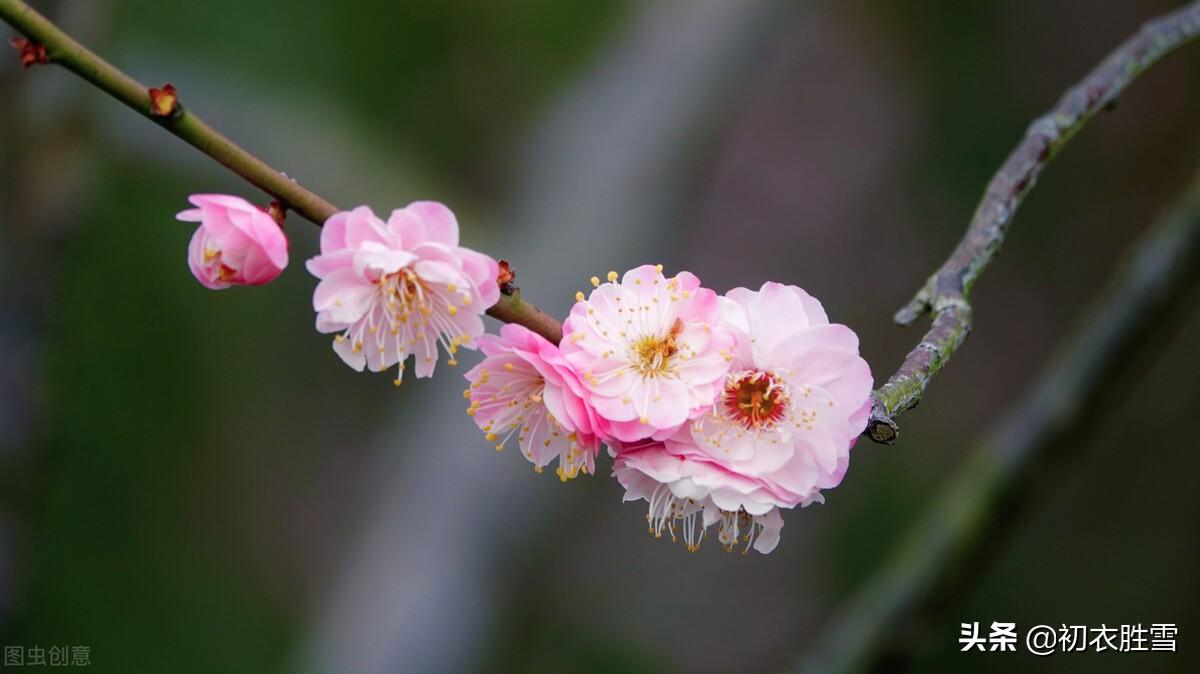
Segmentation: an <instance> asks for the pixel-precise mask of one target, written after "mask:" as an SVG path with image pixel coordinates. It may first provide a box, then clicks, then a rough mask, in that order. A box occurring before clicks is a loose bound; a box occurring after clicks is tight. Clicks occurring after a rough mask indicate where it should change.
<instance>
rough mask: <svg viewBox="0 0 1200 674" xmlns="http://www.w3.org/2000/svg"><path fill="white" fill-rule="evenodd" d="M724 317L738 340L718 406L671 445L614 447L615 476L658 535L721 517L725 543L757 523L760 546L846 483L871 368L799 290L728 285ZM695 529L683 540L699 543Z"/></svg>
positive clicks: (842, 330)
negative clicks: (789, 518)
mask: <svg viewBox="0 0 1200 674" xmlns="http://www.w3.org/2000/svg"><path fill="white" fill-rule="evenodd" d="M721 323H722V325H724V326H726V327H727V328H728V329H729V330H731V331H732V332H733V334H734V335H735V336H736V342H737V343H736V347H735V349H734V350H733V358H732V362H731V363H730V365H731V367H730V370H729V373H728V374H727V375H726V376H725V379H724V385H723V387H722V391H721V394H720V395H719V396H718V397H717V399H716V401H715V402H714V404H713V405H712V406H711V407H710V409H709V410H708V411H707V412H706V413H705V414H703V415H701V416H699V417H697V418H696V419H694V420H693V421H692V422H691V423H689V424H688V425H687V426H685V427H684V428H682V429H680V431H679V432H678V433H676V434H675V435H673V436H672V437H671V438H668V439H666V441H665V442H662V443H653V444H651V445H649V446H640V445H638V446H632V447H629V448H624V447H622V446H620V445H617V446H616V447H615V449H616V455H617V458H616V463H615V464H614V472H615V474H616V475H617V477H618V479H619V480H620V481H621V483H622V484H623V485H625V487H626V489H627V494H626V499H637V498H645V499H646V500H647V501H649V502H650V518H651V524H652V528H654V529H655V530H656V531H658V532H661V531H662V530H663V528H664V527H666V528H667V530H668V531H671V530H673V529H674V528H677V527H683V528H684V531H685V532H686V531H689V529H688V528H689V527H691V528H693V529H694V528H695V526H696V525H695V520H696V518H697V517H698V516H700V517H701V523H702V524H704V525H706V526H707V525H708V524H713V523H716V522H718V521H720V522H721V524H722V526H721V534H720V536H719V539H720V541H721V543H722V544H724V545H725V546H726V547H727V548H729V547H731V545H732V543H733V542H734V541H735V540H736V537H737V533H738V532H743V536H744V535H745V533H744V532H746V531H747V529H746V525H747V524H748V523H749V522H754V523H755V524H756V525H758V526H761V527H762V528H761V529H758V530H751V531H749V535H750V536H751V540H753V539H754V537H755V535H756V532H757V536H758V537H757V541H758V542H757V543H755V545H754V547H755V549H757V550H759V551H760V552H764V553H765V552H769V551H770V549H771V548H773V547H774V545H775V541H776V540H777V539H778V531H779V528H780V527H782V519H780V518H779V514H778V510H779V509H781V508H793V507H796V506H807V505H809V504H810V503H814V502H818V503H819V502H823V500H824V499H823V497H822V495H821V490H822V489H831V488H833V487H836V486H837V485H838V484H839V483H840V482H841V480H842V477H843V476H844V475H845V472H846V468H847V467H848V465H849V459H850V448H851V447H852V446H853V445H854V443H855V441H856V440H857V438H858V435H859V434H860V433H861V432H862V431H863V429H864V428H865V427H866V423H867V417H868V415H869V412H870V394H871V384H872V380H871V372H870V368H869V367H868V366H867V363H866V361H864V360H863V359H862V358H861V357H859V355H858V338H857V336H856V335H855V334H854V333H853V332H852V331H851V330H850V329H849V328H847V327H845V326H843V325H830V324H829V320H828V318H827V317H826V315H825V311H824V309H823V308H822V307H821V304H820V302H818V301H817V300H815V299H813V298H812V297H810V296H809V295H808V294H807V293H805V292H804V291H803V290H801V289H799V288H796V287H794V286H784V285H780V284H778V283H767V284H765V285H763V286H762V289H761V290H759V291H750V290H746V289H744V288H739V289H736V290H733V291H730V292H729V293H728V294H727V296H726V297H725V298H722V300H721ZM710 506H711V508H715V510H711V509H710ZM698 513H699V515H698ZM701 529H703V527H702V528H701ZM731 532H732V533H731ZM697 535H699V536H700V537H703V532H702V531H701V532H700V533H699V534H695V533H694V532H693V533H692V534H689V536H690V537H685V542H687V543H688V544H689V546H690V545H693V544H698V541H699V539H697V538H696V536H697Z"/></svg>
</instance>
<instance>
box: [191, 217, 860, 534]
mask: <svg viewBox="0 0 1200 674" xmlns="http://www.w3.org/2000/svg"><path fill="white" fill-rule="evenodd" d="M191 201H192V203H193V204H194V205H195V206H196V208H195V209H191V210H187V211H184V212H182V213H180V214H179V216H178V217H179V219H180V220H186V221H192V222H199V223H200V226H199V228H198V229H197V231H196V234H195V235H194V236H193V238H192V244H191V247H190V248H189V256H188V259H189V266H190V267H191V270H192V273H193V274H194V275H195V276H196V278H197V279H198V280H199V281H200V282H201V283H202V284H204V285H205V286H207V287H209V288H214V289H221V288H226V287H229V286H232V285H260V284H263V283H267V282H269V281H271V280H272V279H274V278H275V277H276V276H278V275H279V273H280V272H281V271H282V270H283V268H284V267H285V266H286V265H287V248H288V246H287V239H286V238H285V237H284V235H283V232H282V231H281V229H280V223H281V221H282V216H281V214H274V217H273V214H272V213H270V212H269V210H264V209H259V208H257V207H255V206H253V205H251V204H249V203H248V202H246V201H244V200H242V199H239V198H237V197H230V196H224V195H196V196H193V197H192V198H191ZM307 267H308V270H309V271H310V272H311V273H312V274H313V275H314V276H316V277H317V278H318V279H320V282H319V283H318V284H317V287H316V290H315V292H314V293H313V309H314V310H315V311H316V313H317V319H316V327H317V330H318V331H319V332H322V333H334V335H335V336H334V340H333V350H334V351H335V352H336V353H337V354H338V356H340V357H341V359H342V360H343V361H344V362H345V363H346V364H347V365H349V366H350V367H352V368H354V369H355V370H359V371H361V370H363V369H370V370H371V371H376V372H378V371H383V370H387V369H390V368H393V367H394V368H396V369H397V375H396V378H395V380H394V382H395V383H396V385H399V384H400V383H401V381H402V377H403V372H404V369H405V364H406V361H407V360H408V357H409V356H413V357H414V358H415V368H416V375H417V377H429V376H432V374H433V371H434V367H435V365H436V364H437V361H438V358H439V354H440V352H441V351H445V352H446V353H447V356H448V360H447V362H448V364H450V365H455V364H457V359H456V354H457V351H458V349H459V348H468V349H475V348H478V349H480V350H481V351H482V352H483V355H484V359H483V361H482V362H481V363H479V364H478V365H476V366H475V367H473V368H471V369H470V370H469V371H468V372H467V373H466V378H467V380H468V381H469V382H470V387H469V388H468V389H467V390H466V391H465V392H464V396H465V397H466V398H468V399H469V400H470V406H469V407H468V408H467V413H468V414H469V415H471V417H472V418H473V419H474V421H475V423H476V424H477V425H478V426H479V428H480V429H481V430H482V431H483V432H484V433H485V434H486V437H487V439H488V441H489V442H493V443H495V447H496V449H497V450H501V449H503V448H504V447H505V446H507V445H508V444H509V442H510V441H513V440H514V438H515V444H516V445H517V447H518V448H519V450H520V453H521V454H522V455H523V456H524V457H525V458H526V459H527V460H528V461H530V462H531V463H532V464H533V466H534V470H536V471H537V472H539V473H540V472H542V470H543V468H545V466H547V465H549V464H551V463H553V462H554V461H555V460H556V459H557V462H558V466H557V467H556V473H557V475H558V476H559V478H560V479H562V480H563V481H564V482H565V481H567V480H570V479H572V478H575V477H577V476H578V475H579V474H580V473H585V474H594V473H595V472H596V459H597V457H598V455H599V453H600V445H601V444H604V445H605V446H607V448H608V454H609V455H610V456H611V457H612V474H613V475H614V476H615V477H616V478H617V480H618V481H619V482H620V484H621V485H622V486H623V487H624V488H625V500H627V501H631V500H644V501H646V502H647V504H648V513H647V515H646V519H647V522H648V524H649V530H650V532H651V533H652V534H654V535H655V536H662V535H663V534H664V533H666V534H668V535H670V537H671V538H672V540H677V539H682V540H683V542H684V544H685V545H686V546H687V548H688V549H689V550H692V551H695V550H696V549H697V548H698V547H699V545H700V542H701V541H702V540H703V539H704V538H705V537H706V536H707V535H708V531H709V529H710V528H711V527H715V528H716V532H717V533H716V536H717V539H718V541H719V542H720V543H721V544H722V545H723V546H724V547H725V548H726V549H727V550H733V549H734V548H735V546H737V547H741V548H742V549H743V550H744V551H747V552H748V551H749V550H750V549H751V548H753V549H755V550H757V551H759V552H761V553H764V554H765V553H769V552H771V551H772V550H773V549H774V548H775V546H776V545H777V544H778V542H779V535H780V530H781V529H782V527H783V519H782V517H781V515H780V512H779V511H780V510H783V509H790V508H794V507H796V506H807V505H809V504H810V503H817V502H823V498H822V495H821V494H822V490H826V489H831V488H833V487H836V486H837V485H838V484H839V483H840V482H841V480H842V477H843V476H844V475H845V473H846V468H847V466H848V464H849V458H850V449H851V448H852V447H853V446H854V443H855V440H856V439H857V437H858V435H859V434H860V433H861V432H862V431H863V429H864V427H865V426H866V422H867V417H868V414H869V411H870V392H871V385H872V380H871V372H870V369H869V368H868V366H867V363H866V362H865V361H864V360H863V359H862V358H861V357H860V356H859V353H858V338H857V337H856V336H855V334H854V333H853V332H852V331H851V330H850V329H849V328H847V327H845V326H843V325H837V324H831V323H830V322H829V319H828V317H827V316H826V315H825V311H824V309H823V308H822V306H821V303H820V302H818V301H817V300H815V299H814V298H812V297H811V296H809V295H808V294H807V293H805V292H804V291H803V290H801V289H800V288H797V287H795V286H787V285H781V284H778V283H766V284H764V285H763V286H762V287H761V288H760V289H759V290H747V289H745V288H736V289H734V290H731V291H729V292H728V293H726V294H725V295H723V296H722V295H718V294H717V293H715V292H714V291H712V290H710V289H708V288H704V287H702V286H701V285H700V280H699V279H698V278H696V277H695V276H694V275H692V274H690V273H688V272H682V273H679V274H677V275H675V276H673V277H670V278H668V277H666V276H664V275H663V269H662V266H661V265H657V266H651V265H645V266H642V267H638V268H636V269H632V270H630V271H628V272H626V273H625V274H624V276H621V277H618V275H617V273H616V272H609V273H608V275H607V280H606V282H602V281H601V280H600V279H599V278H597V277H593V278H592V279H591V282H592V285H593V286H594V288H593V290H592V291H591V293H590V294H589V295H587V296H585V295H584V294H583V293H577V294H576V302H575V305H574V307H573V308H572V309H571V312H570V315H569V316H568V317H567V319H566V321H565V322H564V323H563V339H562V342H561V344H554V343H552V342H550V341H548V340H547V339H545V338H544V337H542V336H541V335H539V334H537V333H534V332H532V331H530V330H529V329H527V328H525V327H522V326H520V325H516V324H509V325H505V326H503V327H502V328H501V329H500V331H499V334H498V335H486V334H484V323H483V320H482V315H483V313H484V312H485V311H486V310H487V309H488V308H489V307H491V306H492V305H493V304H495V303H496V302H497V301H498V300H499V298H500V285H499V283H498V276H499V274H500V267H499V265H498V264H497V262H496V261H495V260H493V259H492V258H490V257H488V256H487V255H484V254H482V253H478V252H476V251H474V250H471V249H469V248H464V247H462V246H460V245H459V239H458V222H457V220H456V219H455V217H454V214H453V213H451V212H450V210H449V209H448V208H446V207H445V206H443V205H442V204H439V203H435V202H428V201H424V202H415V203H412V204H409V205H408V206H407V207H405V208H402V209H397V210H395V211H392V213H391V215H390V216H388V218H387V220H386V221H385V220H383V219H381V218H379V217H378V216H376V215H375V213H374V212H372V211H371V209H370V208H367V207H366V206H360V207H359V208H356V209H354V210H352V211H346V212H342V213H337V214H336V215H334V216H333V217H331V218H329V220H328V221H327V222H326V223H325V226H324V229H323V230H322V232H321V252H320V254H319V255H317V256H315V257H313V258H312V259H310V260H308V264H307Z"/></svg>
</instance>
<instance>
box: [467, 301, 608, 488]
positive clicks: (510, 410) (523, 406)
mask: <svg viewBox="0 0 1200 674" xmlns="http://www.w3.org/2000/svg"><path fill="white" fill-rule="evenodd" d="M479 348H480V350H481V351H483V353H484V354H486V355H487V358H485V359H484V360H483V362H482V363H480V364H479V365H476V366H475V367H474V368H472V369H471V370H470V371H469V372H467V374H466V377H467V380H468V381H470V382H471V386H470V388H468V389H467V390H466V391H464V392H463V395H464V396H465V397H467V398H469V399H470V400H471V406H470V407H468V408H467V413H468V414H470V415H471V416H472V418H473V419H474V420H475V423H476V425H478V426H479V428H480V429H481V430H483V432H484V433H486V434H487V439H488V440H489V441H490V442H497V441H498V442H499V444H497V445H496V449H497V450H500V449H503V448H504V446H505V444H507V443H508V441H509V440H510V439H512V438H513V436H516V438H517V444H518V445H519V446H520V448H521V454H522V455H523V456H524V457H525V458H526V459H528V460H529V461H530V462H531V463H533V465H534V470H536V471H537V472H539V473H540V472H542V468H543V467H545V466H546V465H547V464H548V463H550V462H551V461H552V460H554V459H555V458H557V459H558V469H557V470H556V473H557V474H558V477H559V478H560V479H561V480H562V481H564V482H566V481H567V480H569V479H571V478H574V477H576V476H577V475H578V474H579V473H580V472H583V473H590V474H594V473H595V472H596V462H595V459H596V454H597V452H598V451H599V448H600V443H599V440H598V439H597V438H596V433H597V428H598V427H599V426H600V424H601V423H602V422H601V421H600V420H599V419H597V418H596V417H595V415H594V413H593V412H592V410H591V409H590V408H589V407H588V406H587V404H586V403H585V402H584V400H583V398H582V394H583V387H582V385H581V384H580V383H579V379H578V377H577V376H576V375H575V372H574V370H573V369H572V368H571V366H570V365H569V364H568V363H567V361H566V359H565V358H563V356H562V353H561V352H560V351H559V349H558V347H557V346H555V345H554V344H551V343H550V342H549V341H547V340H546V339H545V338H544V337H542V336H541V335H538V334H537V333H535V332H532V331H531V330H529V329H527V328H525V327H523V326H520V325H516V324H511V323H510V324H508V325H505V326H503V327H501V328H500V335H499V336H494V335H484V336H483V337H480V338H479Z"/></svg>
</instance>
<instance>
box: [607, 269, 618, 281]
mask: <svg viewBox="0 0 1200 674" xmlns="http://www.w3.org/2000/svg"><path fill="white" fill-rule="evenodd" d="M616 280H617V272H615V271H610V272H608V281H609V283H612V282H615V281H616Z"/></svg>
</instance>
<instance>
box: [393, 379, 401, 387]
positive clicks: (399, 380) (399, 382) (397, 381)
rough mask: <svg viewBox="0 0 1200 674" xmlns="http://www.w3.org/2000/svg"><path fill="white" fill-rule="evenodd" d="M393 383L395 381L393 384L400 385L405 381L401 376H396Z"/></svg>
mask: <svg viewBox="0 0 1200 674" xmlns="http://www.w3.org/2000/svg"><path fill="white" fill-rule="evenodd" d="M392 383H393V384H395V385H396V386H399V385H401V384H403V383H404V381H402V380H401V379H399V378H396V379H393V380H392Z"/></svg>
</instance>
